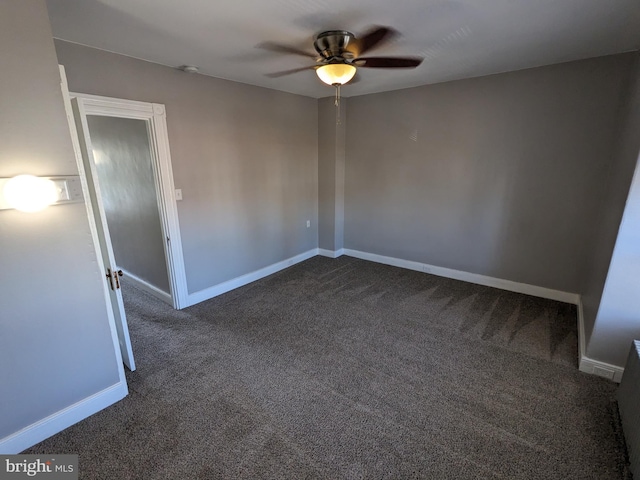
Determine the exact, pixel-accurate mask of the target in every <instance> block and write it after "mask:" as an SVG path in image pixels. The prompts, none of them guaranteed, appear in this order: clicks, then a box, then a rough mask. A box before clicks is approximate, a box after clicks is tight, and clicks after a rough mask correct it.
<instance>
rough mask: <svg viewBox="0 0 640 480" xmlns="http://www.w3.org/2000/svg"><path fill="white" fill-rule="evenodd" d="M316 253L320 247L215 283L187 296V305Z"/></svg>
mask: <svg viewBox="0 0 640 480" xmlns="http://www.w3.org/2000/svg"><path fill="white" fill-rule="evenodd" d="M316 255H318V249H317V248H313V249H311V250H308V251H306V252H304V253H300V254H298V255H295V256H293V257H290V258H287V259H285V260H282V261H280V262H277V263H273V264H271V265H267V266H266V267H264V268H261V269H259V270H255V271H253V272H249V273H246V274H244V275H240V276H239V277H236V278H233V279H231V280H228V281H226V282H223V283H219V284H218V285H214V286H213V287H209V288H205V289H204V290H200V291H199V292H195V293H191V294H189V296H188V297H187V306H191V305H195V304H196V303H200V302H204V301H205V300H209V299H210V298H213V297H217V296H218V295H222V294H223V293H227V292H230V291H231V290H234V289H236V288H239V287H243V286H245V285H247V284H249V283H251V282H255V281H256V280H260V279H261V278H264V277H267V276H269V275H272V274H274V273H277V272H279V271H280V270H284V269H285V268H287V267H290V266H291V265H295V264H296V263H300V262H304V261H305V260H308V259H310V258H312V257H315V256H316Z"/></svg>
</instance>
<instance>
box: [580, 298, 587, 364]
mask: <svg viewBox="0 0 640 480" xmlns="http://www.w3.org/2000/svg"><path fill="white" fill-rule="evenodd" d="M586 352H587V334H586V330H585V328H584V307H583V306H582V298H580V299H579V300H578V365H580V363H582V359H583V358H585V357H586V355H585V353H586Z"/></svg>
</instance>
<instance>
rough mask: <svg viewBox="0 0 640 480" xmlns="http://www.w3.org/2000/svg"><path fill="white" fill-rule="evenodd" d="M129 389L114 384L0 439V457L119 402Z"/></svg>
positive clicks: (18, 451) (120, 384)
mask: <svg viewBox="0 0 640 480" xmlns="http://www.w3.org/2000/svg"><path fill="white" fill-rule="evenodd" d="M128 393H129V390H128V389H127V384H126V383H125V382H118V383H116V384H115V385H112V386H110V387H108V388H105V389H104V390H102V391H100V392H98V393H95V394H93V395H91V396H90V397H87V398H85V399H83V400H80V401H79V402H77V403H74V404H73V405H70V406H68V407H67V408H65V409H63V410H60V411H59V412H56V413H54V414H52V415H49V416H48V417H46V418H43V419H42V420H39V421H37V422H36V423H33V424H31V425H29V426H28V427H25V428H23V429H22V430H19V431H17V432H15V433H13V434H11V435H9V436H8V437H5V438H3V439H0V454H3V455H13V454H16V453H20V452H22V451H23V450H25V449H27V448H29V447H31V446H33V445H35V444H36V443H39V442H41V441H43V440H44V439H46V438H49V437H50V436H51V435H55V434H56V433H58V432H61V431H62V430H64V429H65V428H68V427H70V426H71V425H73V424H75V423H78V422H79V421H80V420H84V419H85V418H87V417H89V416H91V415H93V414H94V413H97V412H99V411H100V410H102V409H104V408H107V407H108V406H109V405H112V404H114V403H116V402H117V401H118V400H122V399H123V398H124V397H126V396H127V394H128Z"/></svg>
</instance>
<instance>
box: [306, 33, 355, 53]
mask: <svg viewBox="0 0 640 480" xmlns="http://www.w3.org/2000/svg"><path fill="white" fill-rule="evenodd" d="M355 39H356V37H355V35H354V34H353V33H351V32H347V31H346V30H330V31H328V32H322V33H320V34H319V35H318V36H317V37H316V40H315V42H313V46H314V47H315V49H316V51H317V52H318V53H319V54H320V56H322V57H323V58H325V59H327V60H331V59H332V58H340V59H345V58H349V59H351V58H353V57H354V56H355V55H356V51H355V48H356V42H355Z"/></svg>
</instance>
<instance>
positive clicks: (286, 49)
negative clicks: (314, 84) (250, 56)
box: [256, 42, 317, 58]
mask: <svg viewBox="0 0 640 480" xmlns="http://www.w3.org/2000/svg"><path fill="white" fill-rule="evenodd" d="M256 48H262V49H263V50H270V51H272V52H278V53H292V54H294V55H302V56H304V57H310V58H316V57H317V55H316V54H314V53H311V52H306V51H304V50H301V49H299V48H296V47H291V46H289V45H282V44H280V43H274V42H262V43H259V44H258V45H256Z"/></svg>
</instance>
